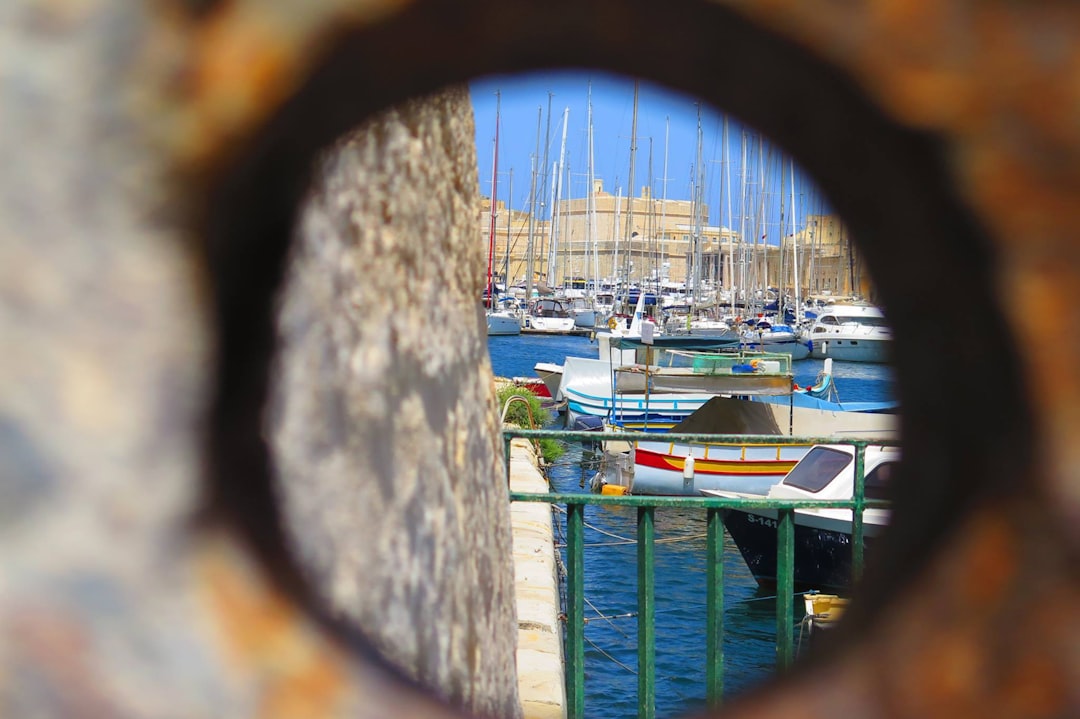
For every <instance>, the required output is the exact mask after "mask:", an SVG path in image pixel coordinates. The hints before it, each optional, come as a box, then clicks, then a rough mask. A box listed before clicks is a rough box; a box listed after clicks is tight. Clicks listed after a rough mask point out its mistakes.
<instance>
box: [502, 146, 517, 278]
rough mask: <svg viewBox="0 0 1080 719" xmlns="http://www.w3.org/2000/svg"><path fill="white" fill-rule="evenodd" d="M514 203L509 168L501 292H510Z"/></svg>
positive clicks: (511, 172) (512, 183)
mask: <svg viewBox="0 0 1080 719" xmlns="http://www.w3.org/2000/svg"><path fill="white" fill-rule="evenodd" d="M513 201H514V168H513V167H511V168H510V178H509V181H508V182H507V183H506V247H505V248H504V249H505V250H506V254H505V256H504V259H503V292H509V291H510V225H511V224H513V223H512V220H513V219H514V210H513V208H512V207H511V206H510V203H511V202H513Z"/></svg>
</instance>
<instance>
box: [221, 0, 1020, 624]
mask: <svg viewBox="0 0 1080 719" xmlns="http://www.w3.org/2000/svg"><path fill="white" fill-rule="evenodd" d="M460 10H461V11H460V12H458V9H457V8H455V12H453V13H450V12H449V11H448V10H447V9H444V8H442V7H441V6H439V5H438V4H432V3H417V4H416V5H415V6H414V7H413V8H411V9H410V10H407V11H404V12H402V13H400V14H398V15H395V16H394V17H392V18H391V19H390V20H388V21H387V22H385V23H383V24H381V25H379V26H378V27H375V28H369V29H367V30H363V31H359V32H356V33H353V34H350V35H347V36H344V37H343V38H342V39H341V40H340V41H339V44H338V45H337V46H336V47H335V49H334V50H333V51H332V52H330V53H329V54H328V55H327V58H326V60H325V61H324V62H323V64H322V65H321V66H320V67H319V68H318V70H317V71H316V72H315V73H314V74H313V75H312V76H311V78H310V80H309V81H308V82H307V83H306V85H305V86H304V87H303V88H301V90H300V91H299V92H298V93H297V94H296V95H295V96H294V97H293V98H292V99H291V100H290V101H289V102H288V103H287V104H286V105H285V106H284V107H283V108H282V109H281V111H280V112H279V113H278V114H277V115H276V116H275V117H274V118H273V119H272V120H271V121H270V122H269V123H268V124H267V125H266V126H265V127H264V128H263V129H262V130H261V131H260V133H259V134H258V135H257V136H256V137H254V138H253V139H252V142H251V143H250V144H249V145H247V147H246V148H245V149H244V151H243V152H242V153H241V154H239V155H238V161H237V162H236V163H235V164H234V165H233V166H232V168H231V170H230V173H229V174H228V175H227V176H226V177H225V179H224V181H223V182H222V183H221V184H220V185H219V186H218V187H217V189H216V191H215V193H214V194H213V196H212V198H211V199H212V203H211V205H212V206H211V215H210V226H209V232H208V237H209V239H210V253H211V260H212V262H211V264H212V266H213V268H214V271H215V274H216V285H215V290H216V308H217V313H218V317H219V319H220V329H221V334H220V337H219V347H220V349H221V358H222V359H221V366H220V371H219V378H220V383H221V384H220V387H219V393H218V403H217V406H216V410H215V416H214V420H215V421H214V426H213V427H212V430H211V431H212V440H211V441H212V443H213V448H214V466H213V472H214V476H213V477H212V479H211V484H212V486H211V493H212V495H213V496H214V498H215V499H214V501H215V502H216V503H217V505H218V507H219V509H221V510H222V511H223V512H224V513H225V514H226V515H228V516H230V517H231V518H232V519H233V520H234V521H236V522H237V523H238V524H239V526H240V527H241V528H242V529H243V530H244V531H245V532H246V533H247V534H248V536H249V537H250V538H251V539H252V541H253V543H254V545H255V547H256V548H257V549H258V550H259V551H260V553H261V554H262V556H263V558H264V559H265V560H266V561H267V565H268V566H269V567H272V568H273V571H275V572H277V573H278V575H279V577H280V578H282V580H283V581H284V582H285V583H286V584H288V585H290V586H292V587H293V588H294V589H295V590H296V591H297V592H301V593H302V591H303V590H302V582H300V581H299V580H297V579H296V576H295V573H294V572H291V570H289V569H288V566H289V565H288V563H287V561H285V560H284V559H283V557H285V556H286V555H287V552H285V551H284V546H285V542H284V541H283V539H282V536H281V531H280V527H279V525H278V522H277V521H276V519H275V518H276V516H277V514H276V512H277V510H276V507H275V502H274V497H273V495H272V492H271V489H270V483H269V480H268V471H267V460H266V449H265V446H264V445H263V442H262V439H261V437H260V433H259V430H260V426H261V419H260V417H261V412H262V408H263V406H264V403H265V398H266V382H267V373H268V363H269V361H270V357H272V354H273V331H272V312H273V297H274V292H275V290H276V288H277V287H278V286H279V282H280V276H281V268H282V265H283V262H284V259H285V257H286V253H287V249H288V247H289V243H290V239H291V233H292V229H293V227H294V226H295V220H296V215H295V213H296V208H297V207H298V206H299V204H300V200H301V198H302V196H303V193H304V192H305V191H306V188H307V187H308V181H309V177H310V175H309V172H310V168H311V166H312V163H313V160H314V158H315V157H316V156H317V154H318V152H319V151H320V150H321V149H322V148H324V147H327V146H329V145H330V144H331V143H333V142H334V141H336V139H337V138H339V137H340V136H342V135H343V134H344V133H345V132H346V131H348V130H349V129H351V128H352V127H354V126H355V125H357V124H358V123H359V122H361V121H362V120H363V119H365V118H367V117H370V116H371V115H372V114H373V113H375V112H376V111H378V110H381V109H383V108H386V107H389V106H391V105H393V104H394V103H396V102H399V101H401V100H403V99H405V98H407V97H410V96H416V95H422V94H424V93H426V92H430V91H433V90H435V89H437V88H439V87H442V86H444V85H446V84H449V83H458V82H465V81H467V80H469V79H470V78H474V77H478V76H482V75H485V74H487V73H493V72H509V71H524V70H530V69H541V68H544V67H554V66H565V65H576V66H586V67H596V68H600V69H604V70H610V71H614V72H620V73H625V74H630V75H636V76H639V77H642V78H645V79H648V80H652V81H654V82H657V83H659V84H662V85H666V86H668V87H672V88H675V89H678V90H681V91H684V92H688V93H692V94H693V95H694V96H697V97H701V98H702V99H703V101H704V102H707V103H708V104H710V105H712V106H714V107H717V108H722V109H724V110H725V111H728V112H730V113H732V114H733V115H734V116H736V117H739V118H740V119H741V120H742V121H743V122H745V123H746V124H747V125H748V126H753V127H756V128H759V129H760V130H761V131H762V132H764V133H766V134H767V135H768V136H770V137H772V138H773V139H774V140H775V141H776V142H777V143H778V144H779V145H780V146H782V147H784V148H785V149H786V150H787V151H788V152H790V153H791V155H792V156H793V157H795V158H796V159H797V160H798V161H799V163H800V164H801V165H802V166H803V167H804V168H805V169H806V171H807V173H808V174H809V175H811V176H813V177H814V178H815V179H816V180H817V182H818V183H819V185H820V186H821V187H822V189H823V192H825V193H826V194H827V195H828V197H829V198H830V200H831V202H832V204H833V206H834V207H835V208H836V210H837V211H838V212H839V214H840V215H841V216H843V217H844V219H845V222H846V224H847V226H848V227H849V228H850V230H851V234H852V237H853V238H854V239H855V241H856V242H857V244H858V247H859V250H860V252H861V254H862V256H863V257H865V260H866V263H867V266H868V268H869V270H870V272H871V273H872V274H873V276H874V278H875V280H876V281H877V287H878V290H879V292H880V297H881V299H882V301H883V303H884V304H885V305H886V306H887V307H888V308H889V313H890V320H891V321H892V324H893V327H894V330H895V339H896V342H895V353H894V360H895V366H896V374H897V379H898V388H897V390H898V391H897V395H898V399H899V400H900V403H901V405H902V406H903V409H904V415H903V427H902V435H903V437H904V441H905V459H904V464H903V467H902V470H901V472H900V473H899V476H898V477H897V478H896V484H897V486H898V487H899V491H898V493H897V495H896V512H895V519H894V531H893V532H892V539H893V541H892V543H891V545H890V546H889V547H886V548H884V550H885V551H887V552H888V557H889V559H888V561H886V562H882V563H881V564H879V565H878V566H882V565H887V566H888V567H889V571H888V572H885V571H874V568H873V567H871V568H870V569H871V572H870V574H869V575H868V576H867V579H868V582H867V584H866V587H865V594H864V599H865V601H864V602H863V604H862V607H863V608H864V614H865V613H868V612H870V611H879V610H880V609H881V608H882V607H884V606H887V604H888V602H889V601H890V600H891V599H892V598H894V597H895V596H896V594H897V593H898V591H899V590H900V589H901V588H902V587H903V586H904V584H905V582H907V581H908V580H910V579H911V577H912V576H913V574H914V572H915V571H916V570H917V568H918V567H919V566H920V562H921V561H922V560H923V559H925V557H927V556H929V555H930V554H931V553H932V551H933V550H934V548H935V546H937V544H938V543H939V542H940V541H941V540H942V539H943V538H944V537H945V536H946V535H947V533H948V531H949V528H950V527H953V526H955V523H956V522H957V519H958V518H959V517H961V516H963V514H964V512H965V511H967V510H969V509H970V508H971V507H973V506H974V505H975V503H976V502H978V501H979V500H980V499H981V498H983V497H985V496H986V495H987V493H989V492H995V491H1002V490H1003V488H1004V487H1005V485H1006V483H1007V482H1008V481H1009V480H1010V478H1011V477H1012V476H1014V475H1015V474H1017V473H1018V470H1020V469H1021V468H1023V467H1024V466H1025V465H1027V464H1028V460H1029V457H1028V452H1029V447H1030V437H1029V434H1028V433H1029V432H1030V426H1031V424H1030V423H1029V422H1026V421H1021V419H1020V418H1023V417H1026V416H1027V414H1028V411H1027V407H1026V404H1025V402H1024V401H1023V399H1022V397H1021V394H1020V384H1019V381H1018V373H1017V369H1016V361H1015V357H1014V355H1013V351H1012V345H1011V342H1010V341H1009V338H1008V337H1007V336H1006V334H1005V330H1004V329H1003V327H1004V324H1003V322H1002V321H1001V313H1000V311H999V309H998V305H997V302H996V298H995V297H994V293H993V285H992V281H991V266H990V254H989V250H988V246H987V243H986V242H985V241H984V239H983V237H982V234H981V232H980V230H979V228H978V227H977V226H976V224H975V223H974V222H973V220H972V219H971V217H970V215H969V213H968V211H967V210H966V208H965V207H964V206H963V204H962V203H961V202H960V200H959V199H958V197H957V196H956V193H955V192H954V191H953V189H952V188H951V185H950V182H949V177H948V173H947V171H946V169H945V163H944V161H943V159H942V154H941V152H942V148H941V146H940V144H939V142H938V141H937V140H936V139H935V138H932V137H928V136H924V135H921V134H919V133H916V132H912V131H910V130H908V129H906V128H903V127H901V126H899V125H898V124H896V123H895V122H893V121H891V120H890V119H889V118H888V117H887V116H885V115H884V114H883V113H882V112H881V111H880V110H879V109H878V108H877V107H875V106H874V105H873V104H872V103H871V102H870V101H868V100H867V99H866V97H865V96H864V94H863V93H861V92H860V91H859V89H858V88H857V87H856V86H855V85H854V84H853V83H852V82H851V81H850V80H849V79H848V78H847V77H846V76H844V75H843V73H841V72H839V71H838V70H836V69H835V68H832V67H829V66H827V65H825V64H824V63H823V62H821V61H820V60H818V59H817V58H815V57H813V56H811V55H810V54H808V53H807V52H805V51H803V50H801V49H799V48H797V47H795V46H794V45H793V44H791V43H789V42H787V41H785V40H782V39H780V38H779V37H778V36H776V35H773V34H770V33H768V32H766V31H763V30H762V29H761V28H759V27H757V26H755V25H753V24H750V23H748V22H747V21H745V20H744V19H742V18H741V17H739V16H737V15H735V14H733V13H731V12H730V11H727V10H725V9H723V8H720V7H715V6H713V5H712V4H711V3H683V4H678V5H676V6H674V7H673V8H672V9H671V11H670V12H669V13H666V14H665V15H664V17H663V18H660V19H657V18H656V17H655V16H654V15H653V14H651V13H645V12H644V10H643V11H642V12H641V13H640V14H638V13H634V12H630V13H629V14H628V15H626V16H625V17H624V24H623V25H622V26H621V29H622V30H623V31H624V32H623V33H621V34H618V35H616V33H614V32H612V30H611V29H610V27H608V26H607V25H605V22H604V21H605V18H603V17H599V16H597V17H584V18H577V20H576V21H575V22H574V23H573V24H565V23H561V22H557V21H553V20H552V19H551V18H549V17H547V16H544V17H541V16H534V15H533V13H536V12H538V10H535V9H532V8H528V7H523V8H521V12H522V16H521V17H519V18H518V22H517V23H515V24H514V26H513V27H510V26H502V25H500V24H498V23H497V22H495V21H494V20H492V19H491V18H487V17H482V16H477V15H475V14H474V13H475V12H476V10H475V9H470V8H462V9H460ZM515 28H516V29H515ZM656 32H668V33H672V34H674V35H675V36H679V37H683V38H685V40H684V41H683V42H680V43H677V44H674V45H673V46H672V47H671V48H670V52H665V53H664V54H663V57H646V56H645V55H644V54H643V53H640V52H639V51H638V50H637V48H639V47H640V43H637V42H635V41H636V40H639V39H643V38H645V37H648V36H651V35H652V34H654V33H656ZM417 47H420V48H423V50H422V51H421V52H416V51H415V49H414V48H417ZM735 59H738V60H739V62H738V63H735V62H734V60H735ZM942 287H949V288H950V289H951V293H952V295H953V296H956V297H962V298H964V299H965V301H966V302H968V303H969V304H970V305H971V306H973V307H978V308H979V311H978V312H962V313H955V314H952V315H950V316H949V317H948V319H947V320H946V319H943V318H942V308H941V305H940V303H939V300H938V297H939V294H938V290H939V288H942ZM991 386H992V387H995V388H996V391H995V393H994V396H993V397H992V398H990V397H988V395H987V392H986V388H987V387H991ZM943 398H948V401H947V402H944V401H943ZM865 618H866V617H865V616H863V617H861V618H859V619H860V620H865Z"/></svg>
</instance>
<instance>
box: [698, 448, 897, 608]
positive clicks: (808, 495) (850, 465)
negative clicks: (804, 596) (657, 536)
mask: <svg viewBox="0 0 1080 719" xmlns="http://www.w3.org/2000/svg"><path fill="white" fill-rule="evenodd" d="M865 460H866V461H865V465H864V472H865V475H864V476H865V478H866V479H865V480H864V483H863V487H864V489H865V492H864V495H865V497H866V499H873V500H879V499H887V496H886V495H887V486H888V483H889V477H890V475H891V474H892V473H893V472H894V470H895V467H896V465H897V463H898V462H899V461H900V449H899V448H897V447H884V446H880V445H870V446H868V447H867V448H866V457H865ZM854 486H855V448H854V447H852V446H850V445H817V446H815V447H814V448H813V449H811V450H810V451H809V452H807V453H806V456H804V457H803V458H802V459H801V460H800V461H799V463H798V464H796V465H795V467H794V468H793V469H792V470H791V471H790V472H789V473H788V474H787V476H786V477H784V479H783V480H782V481H781V482H779V483H777V484H775V485H773V486H772V487H771V488H770V489H769V492H768V494H767V495H765V496H766V497H767V498H768V499H850V498H851V497H852V496H853V492H854ZM701 493H702V494H703V495H705V496H713V497H751V496H754V495H750V494H744V493H738V492H730V491H723V490H711V489H703V490H701ZM723 519H724V527H725V528H726V529H727V531H728V533H729V534H730V535H731V538H732V539H733V540H734V541H735V544H736V546H738V548H739V552H740V553H741V554H742V556H743V559H744V560H745V561H746V565H747V566H748V567H749V568H750V572H751V573H752V574H753V575H754V579H756V580H757V582H758V584H760V585H762V586H763V587H772V586H775V584H776V528H777V512H776V510H775V509H745V510H744V509H730V510H725V511H724V512H723ZM794 520H795V521H794V523H795V567H794V568H795V586H796V588H812V589H825V588H833V589H847V588H848V586H849V585H850V582H851V534H852V510H850V509H797V510H795V515H794ZM888 522H889V510H887V509H866V510H864V512H863V536H864V540H865V541H866V546H867V550H869V549H870V547H871V546H872V544H873V541H874V539H875V538H876V537H878V536H879V535H880V534H881V532H882V531H883V530H884V528H885V526H886V525H887V524H888Z"/></svg>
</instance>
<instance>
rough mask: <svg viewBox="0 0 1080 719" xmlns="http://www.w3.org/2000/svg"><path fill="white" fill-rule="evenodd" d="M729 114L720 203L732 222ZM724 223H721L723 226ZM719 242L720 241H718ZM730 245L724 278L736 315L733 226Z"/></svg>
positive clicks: (728, 239)
mask: <svg viewBox="0 0 1080 719" xmlns="http://www.w3.org/2000/svg"><path fill="white" fill-rule="evenodd" d="M727 122H728V118H727V115H724V130H723V134H722V136H721V142H722V143H723V144H722V146H721V148H720V166H721V169H722V170H723V171H722V172H721V173H720V203H721V207H723V206H724V205H725V204H726V205H727V207H726V208H725V209H727V218H728V222H729V223H730V222H731V183H730V181H729V174H730V169H729V167H728V131H727V129H728V128H727ZM723 226H724V223H723V222H721V223H720V227H721V228H722V227H723ZM717 244H719V242H717ZM727 246H728V264H727V272H725V273H724V280H725V283H726V284H727V290H728V298H729V299H730V300H731V314H732V316H734V315H735V245H734V241H733V238H732V231H731V228H730V227H729V228H728V235H727Z"/></svg>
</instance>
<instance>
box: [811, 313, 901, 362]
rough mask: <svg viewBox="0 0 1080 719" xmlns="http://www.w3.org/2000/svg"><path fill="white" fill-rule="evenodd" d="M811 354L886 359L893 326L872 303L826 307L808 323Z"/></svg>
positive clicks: (852, 359) (855, 359)
mask: <svg viewBox="0 0 1080 719" xmlns="http://www.w3.org/2000/svg"><path fill="white" fill-rule="evenodd" d="M810 342H811V350H810V356H811V357H814V358H817V359H825V358H827V357H832V358H833V359H837V360H842V361H845V362H888V361H889V357H890V353H891V351H892V329H891V328H890V327H889V324H888V322H887V321H886V319H885V314H884V313H883V312H882V311H881V310H880V309H879V308H877V307H874V306H872V305H832V306H830V307H826V308H825V309H824V310H822V311H821V313H820V314H819V315H818V317H817V319H815V320H814V323H813V325H812V326H811V327H810Z"/></svg>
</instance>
